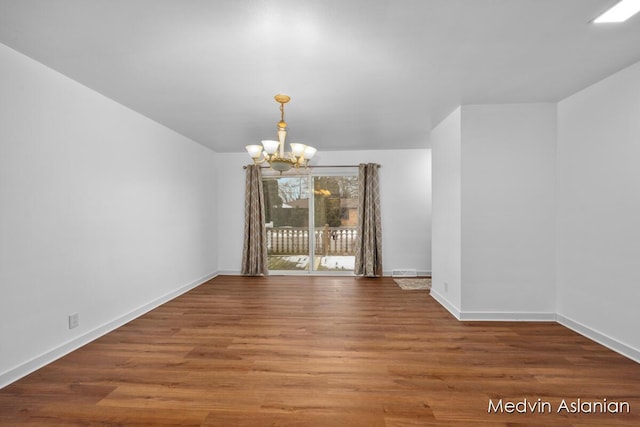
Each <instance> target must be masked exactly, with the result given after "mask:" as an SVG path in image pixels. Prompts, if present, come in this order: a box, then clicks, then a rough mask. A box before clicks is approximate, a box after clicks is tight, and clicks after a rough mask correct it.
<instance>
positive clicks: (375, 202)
mask: <svg viewBox="0 0 640 427" xmlns="http://www.w3.org/2000/svg"><path fill="white" fill-rule="evenodd" d="M378 167H379V165H378V164H375V163H367V164H364V163H361V164H360V165H358V227H357V236H358V237H357V240H356V245H355V252H356V260H355V274H356V275H359V276H365V277H380V276H382V221H381V216H380V188H379V185H378Z"/></svg>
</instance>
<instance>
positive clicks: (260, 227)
mask: <svg viewBox="0 0 640 427" xmlns="http://www.w3.org/2000/svg"><path fill="white" fill-rule="evenodd" d="M241 273H242V274H244V275H246V276H260V275H264V276H266V275H268V274H269V270H268V268H267V231H266V228H265V216H264V193H263V192H262V171H261V170H260V166H258V165H250V166H247V182H246V187H245V194H244V246H243V248H242V270H241Z"/></svg>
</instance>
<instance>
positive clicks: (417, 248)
mask: <svg viewBox="0 0 640 427" xmlns="http://www.w3.org/2000/svg"><path fill="white" fill-rule="evenodd" d="M425 144H426V142H425ZM218 156H219V159H218V171H219V177H220V180H219V188H218V194H219V198H220V204H219V213H218V217H219V220H220V224H219V229H218V233H219V237H220V242H221V243H222V242H224V249H223V246H221V250H220V256H219V270H220V271H221V272H224V273H233V274H237V273H239V271H240V260H241V257H242V236H243V224H244V218H243V211H244V179H245V178H244V170H243V169H242V166H243V165H246V164H247V163H249V161H250V159H249V157H248V155H247V154H246V153H231V154H224V153H221V154H219V155H218ZM316 157H317V158H314V160H313V164H315V165H356V164H358V163H368V162H373V163H380V164H381V165H382V168H381V169H380V192H381V211H382V242H383V243H382V246H383V254H382V256H383V259H382V262H383V269H384V272H385V274H390V273H391V270H393V269H404V268H415V269H417V270H418V271H421V272H423V273H426V272H431V169H430V168H431V150H429V149H424V150H373V151H332V152H326V151H321V152H319V153H318V154H317V155H316Z"/></svg>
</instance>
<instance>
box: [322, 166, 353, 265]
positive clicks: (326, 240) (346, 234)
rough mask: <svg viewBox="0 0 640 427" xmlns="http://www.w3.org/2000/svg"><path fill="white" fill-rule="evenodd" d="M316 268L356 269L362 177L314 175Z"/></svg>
mask: <svg viewBox="0 0 640 427" xmlns="http://www.w3.org/2000/svg"><path fill="white" fill-rule="evenodd" d="M313 201H314V203H313V205H314V212H313V223H314V237H315V239H314V240H315V245H314V254H313V255H314V256H313V265H312V267H313V271H333V272H339V271H352V270H353V269H354V265H355V255H354V246H355V241H356V225H357V221H358V177H357V176H314V177H313Z"/></svg>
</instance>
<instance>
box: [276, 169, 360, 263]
mask: <svg viewBox="0 0 640 427" xmlns="http://www.w3.org/2000/svg"><path fill="white" fill-rule="evenodd" d="M356 173H357V171H355V170H354V171H349V173H345V171H341V172H340V173H339V174H327V173H325V174H306V175H285V176H271V177H264V178H263V187H264V195H265V206H266V211H265V214H266V215H265V216H266V222H267V249H268V259H269V263H268V265H269V270H270V271H271V272H275V273H277V272H282V273H287V272H288V273H296V272H297V273H302V272H307V273H313V272H324V273H326V272H337V273H339V272H345V273H349V272H350V271H353V268H354V260H355V257H354V251H353V250H354V244H355V238H356V223H357V215H358V199H357V197H358V177H357V175H356Z"/></svg>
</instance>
